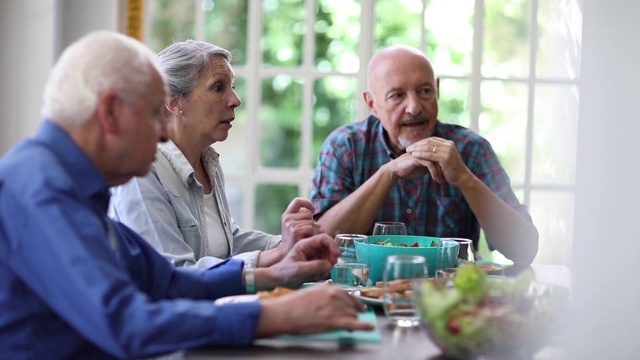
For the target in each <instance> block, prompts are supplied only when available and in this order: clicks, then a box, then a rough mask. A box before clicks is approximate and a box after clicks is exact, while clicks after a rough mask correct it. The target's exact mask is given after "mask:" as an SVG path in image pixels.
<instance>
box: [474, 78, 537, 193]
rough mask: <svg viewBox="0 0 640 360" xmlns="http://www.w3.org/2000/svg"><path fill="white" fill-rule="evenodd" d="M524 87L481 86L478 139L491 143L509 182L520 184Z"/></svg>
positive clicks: (497, 83) (524, 131)
mask: <svg viewBox="0 0 640 360" xmlns="http://www.w3.org/2000/svg"><path fill="white" fill-rule="evenodd" d="M527 93H528V91H527V86H526V85H525V84H514V83H506V82H502V81H485V82H484V83H482V86H481V95H482V113H481V114H480V118H479V119H478V127H479V130H480V135H482V136H484V137H485V138H487V140H489V141H490V142H491V146H492V147H493V150H494V151H495V152H496V154H498V158H499V159H500V162H501V163H502V166H503V167H504V168H505V170H506V171H507V174H508V175H509V177H510V178H511V181H512V182H515V183H522V182H524V168H525V151H526V149H525V146H526V139H527V135H526V134H527Z"/></svg>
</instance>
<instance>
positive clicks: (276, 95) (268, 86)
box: [260, 74, 303, 167]
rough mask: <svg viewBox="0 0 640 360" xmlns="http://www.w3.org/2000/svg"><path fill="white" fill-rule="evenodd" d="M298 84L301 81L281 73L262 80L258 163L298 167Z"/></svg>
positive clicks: (299, 151)
mask: <svg viewBox="0 0 640 360" xmlns="http://www.w3.org/2000/svg"><path fill="white" fill-rule="evenodd" d="M302 83H303V82H302V80H299V79H294V78H292V77H291V76H289V75H284V74H283V75H278V76H276V77H273V78H266V79H263V80H262V106H261V107H260V165H262V166H272V167H298V166H299V164H300V153H301V149H300V144H301V142H302V139H301V135H300V132H301V130H300V128H301V122H302Z"/></svg>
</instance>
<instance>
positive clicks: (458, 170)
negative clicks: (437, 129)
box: [387, 136, 474, 186]
mask: <svg viewBox="0 0 640 360" xmlns="http://www.w3.org/2000/svg"><path fill="white" fill-rule="evenodd" d="M387 166H389V167H390V171H391V172H392V173H393V175H394V176H395V177H396V178H401V179H417V178H420V177H422V176H424V175H426V174H427V172H428V173H430V174H431V177H432V178H433V180H435V181H436V182H437V183H439V184H444V183H449V184H451V185H455V186H460V184H462V183H464V182H465V181H467V180H469V179H470V178H471V177H473V176H474V175H473V174H472V173H471V171H470V170H469V168H467V166H466V165H465V164H464V162H463V161H462V157H461V156H460V153H459V152H458V149H457V148H456V144H455V143H454V142H453V141H450V140H445V139H442V138H439V137H435V136H432V137H429V138H426V139H422V140H420V141H417V142H415V143H414V144H412V145H410V146H408V147H407V148H406V153H405V154H403V155H401V156H399V157H398V158H397V159H395V160H393V161H391V162H389V163H388V164H387Z"/></svg>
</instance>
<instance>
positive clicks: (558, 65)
mask: <svg viewBox="0 0 640 360" xmlns="http://www.w3.org/2000/svg"><path fill="white" fill-rule="evenodd" d="M578 2H580V3H581V2H582V1H579V0H540V4H539V10H538V23H539V25H540V27H539V30H538V32H539V34H538V59H537V64H536V65H537V66H536V71H537V74H538V76H539V77H547V78H561V79H575V78H577V77H578V75H579V73H580V51H581V48H582V10H581V9H580V6H579V4H578Z"/></svg>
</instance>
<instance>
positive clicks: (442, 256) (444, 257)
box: [435, 239, 459, 279]
mask: <svg viewBox="0 0 640 360" xmlns="http://www.w3.org/2000/svg"><path fill="white" fill-rule="evenodd" d="M458 246H459V245H458V242H457V241H454V240H448V239H440V243H439V244H438V255H437V257H436V271H435V277H436V278H445V279H452V278H453V277H454V276H455V274H456V272H457V270H458V269H457V268H456V266H457V265H458V253H459V251H458V249H459V248H458Z"/></svg>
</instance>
